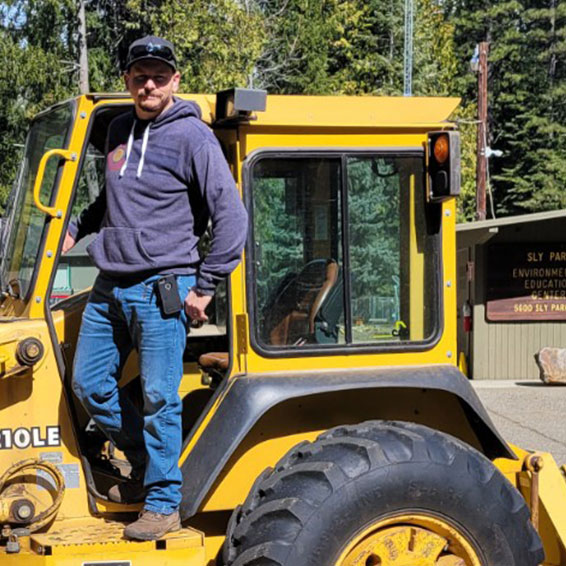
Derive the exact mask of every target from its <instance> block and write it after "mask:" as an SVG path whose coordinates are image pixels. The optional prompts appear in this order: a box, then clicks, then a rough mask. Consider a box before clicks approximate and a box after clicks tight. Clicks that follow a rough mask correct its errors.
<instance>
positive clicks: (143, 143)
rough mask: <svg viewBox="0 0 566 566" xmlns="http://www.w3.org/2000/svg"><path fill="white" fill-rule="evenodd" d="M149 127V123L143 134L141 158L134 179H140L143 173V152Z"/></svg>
mask: <svg viewBox="0 0 566 566" xmlns="http://www.w3.org/2000/svg"><path fill="white" fill-rule="evenodd" d="M150 126H151V122H149V123H148V124H147V126H146V128H145V130H144V132H143V141H142V150H141V157H140V162H139V163H138V174H137V175H136V179H139V178H140V177H141V174H142V171H143V162H144V161H145V150H146V149H147V140H148V138H149V128H150Z"/></svg>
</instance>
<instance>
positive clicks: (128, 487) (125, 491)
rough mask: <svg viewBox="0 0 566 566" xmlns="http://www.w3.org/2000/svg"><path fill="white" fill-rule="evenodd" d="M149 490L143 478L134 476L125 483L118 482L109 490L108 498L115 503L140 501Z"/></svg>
mask: <svg viewBox="0 0 566 566" xmlns="http://www.w3.org/2000/svg"><path fill="white" fill-rule="evenodd" d="M146 495H147V490H146V489H145V488H144V486H143V478H140V477H133V478H130V479H127V480H126V481H125V482H123V483H117V484H116V485H113V486H112V487H111V488H110V489H109V490H108V499H110V501H114V503H140V502H141V501H144V500H145V496H146Z"/></svg>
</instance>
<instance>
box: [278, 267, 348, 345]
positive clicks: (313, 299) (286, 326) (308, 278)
mask: <svg viewBox="0 0 566 566" xmlns="http://www.w3.org/2000/svg"><path fill="white" fill-rule="evenodd" d="M338 274H339V266H338V263H337V262H336V260H334V259H315V260H313V261H310V262H309V263H307V264H306V265H305V266H304V267H303V269H302V270H301V272H300V273H299V274H298V275H297V277H296V294H295V304H294V305H289V306H291V311H290V312H288V313H287V314H286V315H285V316H284V317H283V318H282V319H281V320H280V321H279V322H278V323H277V324H276V325H275V326H274V327H273V329H272V330H271V332H270V333H269V338H270V343H271V344H273V345H275V346H280V345H285V344H304V343H305V342H309V341H310V342H312V341H316V340H315V330H316V321H317V316H318V315H319V313H320V311H321V308H322V306H323V305H324V304H325V301H327V299H328V297H329V295H330V294H331V291H332V290H333V288H334V287H335V285H336V282H337V281H338ZM276 306H278V307H283V308H285V307H286V305H276ZM287 309H288V307H287Z"/></svg>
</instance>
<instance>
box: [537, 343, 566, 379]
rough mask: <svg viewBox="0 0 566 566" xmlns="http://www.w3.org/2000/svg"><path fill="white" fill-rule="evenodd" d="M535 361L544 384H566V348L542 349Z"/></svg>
mask: <svg viewBox="0 0 566 566" xmlns="http://www.w3.org/2000/svg"><path fill="white" fill-rule="evenodd" d="M535 360H536V362H537V365H538V367H539V369H540V378H541V380H542V381H544V383H566V348H549V347H545V348H542V349H541V350H539V351H538V352H537V353H536V354H535Z"/></svg>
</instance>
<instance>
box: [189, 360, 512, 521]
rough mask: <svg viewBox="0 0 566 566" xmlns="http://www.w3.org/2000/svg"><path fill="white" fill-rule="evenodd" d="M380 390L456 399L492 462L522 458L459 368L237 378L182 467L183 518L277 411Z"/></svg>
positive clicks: (394, 369)
mask: <svg viewBox="0 0 566 566" xmlns="http://www.w3.org/2000/svg"><path fill="white" fill-rule="evenodd" d="M380 388H389V389H392V388H423V389H431V390H437V391H445V392H448V393H451V394H453V395H455V396H456V397H457V398H458V399H459V400H460V402H461V403H462V406H463V408H464V411H465V413H466V415H467V416H468V419H469V422H470V424H471V426H472V428H473V429H474V431H475V433H476V434H477V436H478V439H479V441H480V442H481V444H482V449H483V451H484V453H485V454H486V456H487V457H488V458H491V459H493V458H496V457H504V458H512V459H516V456H515V455H514V454H513V452H512V451H511V449H510V448H509V446H508V445H507V443H506V442H505V440H503V438H502V437H501V435H500V434H499V433H498V432H497V430H496V428H495V426H494V424H493V423H492V421H491V419H490V417H489V415H488V414H487V411H486V410H485V409H484V407H483V405H482V403H481V401H480V399H479V397H478V396H477V395H476V392H475V391H474V389H473V388H472V386H471V384H470V381H469V380H468V379H467V378H466V377H465V376H464V375H463V374H462V373H461V372H460V371H459V370H458V369H457V368H455V367H454V366H450V365H434V366H416V367H407V366H404V367H399V368H391V367H389V368H374V369H369V370H368V369H355V368H349V369H345V370H331V371H328V372H312V373H310V372H309V373H305V372H303V373H300V374H292V373H285V374H283V373H281V374H279V373H278V374H256V375H254V374H249V375H247V376H245V377H236V378H234V379H233V380H231V381H230V382H229V388H228V390H227V391H226V392H225V394H224V397H223V399H222V401H221V403H220V405H219V407H218V409H217V410H216V412H215V413H214V415H213V417H212V419H211V421H210V422H209V424H208V426H207V427H206V429H205V430H204V432H203V434H202V435H201V437H200V438H199V439H198V441H197V443H196V444H195V446H194V448H193V449H192V450H191V452H190V454H189V455H188V457H187V458H186V459H185V461H184V462H183V463H182V464H181V472H182V474H183V478H184V481H183V487H182V496H183V500H182V503H181V518H182V519H188V518H189V517H192V516H193V515H195V514H196V513H197V512H198V511H199V509H200V506H201V504H202V502H203V501H204V499H205V498H206V496H207V495H208V493H209V491H210V489H211V487H212V485H213V484H214V482H215V480H216V479H217V478H218V476H219V475H220V473H221V472H222V470H223V468H224V466H225V464H226V463H227V462H228V460H229V458H230V456H231V455H232V454H233V453H234V451H235V450H236V448H237V447H238V446H239V444H240V443H241V442H242V441H243V440H244V438H245V437H246V435H247V434H248V432H249V431H250V430H251V429H252V427H253V426H254V425H255V424H256V423H257V422H258V421H259V419H260V418H261V417H262V416H263V415H264V414H265V413H267V412H268V411H269V410H270V409H271V408H273V407H274V406H276V405H279V404H281V403H283V402H285V401H287V400H289V399H297V398H300V397H305V396H308V395H316V394H323V393H331V392H338V391H352V390H366V389H380Z"/></svg>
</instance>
